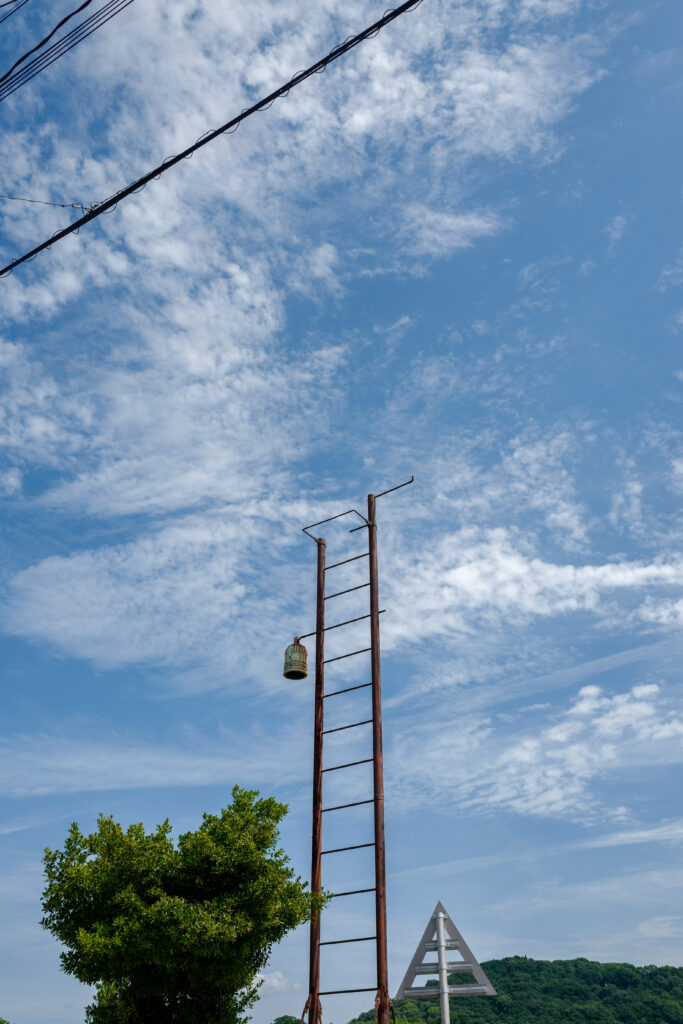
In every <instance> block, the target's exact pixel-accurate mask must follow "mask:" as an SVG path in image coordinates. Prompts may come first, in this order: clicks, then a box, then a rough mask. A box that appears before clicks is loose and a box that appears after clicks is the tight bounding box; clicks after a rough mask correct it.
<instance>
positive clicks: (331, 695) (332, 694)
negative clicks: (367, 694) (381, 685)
mask: <svg viewBox="0 0 683 1024" xmlns="http://www.w3.org/2000/svg"><path fill="white" fill-rule="evenodd" d="M366 686H372V683H360V684H359V685H358V686H347V687H345V688H344V689H343V690H333V691H332V693H324V694H323V700H325V698H326V697H336V696H337V694H338V693H350V692H351V690H362V689H364V687H366Z"/></svg>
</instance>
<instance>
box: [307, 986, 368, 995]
mask: <svg viewBox="0 0 683 1024" xmlns="http://www.w3.org/2000/svg"><path fill="white" fill-rule="evenodd" d="M376 991H377V989H376V988H333V989H331V990H330V991H329V992H318V995H319V996H341V995H343V994H344V993H345V992H376Z"/></svg>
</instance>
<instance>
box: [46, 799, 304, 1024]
mask: <svg viewBox="0 0 683 1024" xmlns="http://www.w3.org/2000/svg"><path fill="white" fill-rule="evenodd" d="M232 797H233V799H232V804H231V805H230V806H229V807H227V808H225V809H224V810H222V811H221V812H220V814H218V815H213V814H205V815H204V817H203V821H202V824H201V826H200V827H199V828H198V829H197V831H196V832H186V833H185V834H184V835H181V836H180V837H179V839H178V842H177V845H175V844H174V842H173V840H172V838H171V836H170V832H171V826H170V825H169V823H168V821H165V822H164V823H163V824H161V825H159V826H158V827H157V828H156V829H155V830H154V831H153V832H151V833H149V834H147V833H146V832H145V830H144V828H143V826H142V825H141V824H138V825H131V826H130V827H129V828H128V829H126V830H124V829H123V828H122V827H121V825H119V824H118V823H117V822H115V821H114V820H113V818H111V817H107V816H105V815H101V816H100V817H99V818H98V823H97V824H98V828H97V831H96V832H94V833H92V834H91V835H83V833H82V832H81V831H80V829H79V828H78V826H77V825H76V824H73V825H72V826H71V828H70V830H69V833H68V836H67V839H66V842H65V844H64V848H63V850H50V849H47V850H46V851H45V856H44V865H45V874H46V880H47V884H46V887H45V890H44V892H43V911H44V917H43V921H42V924H43V926H44V927H45V928H47V929H48V930H49V931H51V932H52V933H53V935H55V936H56V937H57V938H58V939H59V940H60V941H61V942H62V943H63V944H64V945H65V946H66V950H65V951H64V952H63V953H62V954H61V961H62V966H63V969H64V970H65V971H66V972H67V973H69V974H73V975H74V976H75V977H76V978H78V979H79V981H82V982H85V983H87V984H95V985H97V998H96V1000H95V1002H94V1003H93V1004H92V1005H91V1006H89V1007H88V1009H87V1020H88V1021H89V1022H91V1024H149V1022H150V1021H154V1022H155V1024H164V1022H173V1024H199V1022H201V1024H236V1022H240V1021H242V1020H244V1013H245V1011H246V1009H247V1008H248V1007H249V1006H250V1005H251V1004H252V1003H253V1001H254V999H255V997H256V992H257V989H258V980H257V974H258V972H259V971H260V970H261V969H262V968H263V967H264V966H265V964H266V962H267V959H268V955H269V953H270V949H271V947H272V945H273V944H274V943H276V942H278V941H279V940H280V939H281V938H282V937H283V936H284V935H285V934H286V933H287V932H288V931H289V930H290V929H292V928H294V927H296V926H297V925H298V924H301V923H302V922H303V921H305V920H307V919H308V918H309V917H310V914H311V911H312V909H313V908H314V907H316V906H318V905H319V902H316V900H315V898H314V897H313V896H312V895H311V894H310V892H309V891H308V889H307V888H306V886H305V884H304V883H303V882H302V881H301V879H299V878H295V877H294V873H293V871H292V869H291V867H290V866H289V860H288V858H287V856H286V855H285V853H284V852H283V851H282V850H281V849H279V848H278V847H277V843H278V841H279V834H278V825H279V823H280V821H281V820H282V818H283V816H284V815H285V813H286V811H287V808H286V806H285V805H284V804H280V803H277V802H276V801H275V800H273V799H260V798H259V796H258V793H256V792H250V791H245V790H241V789H239V788H238V787H235V789H234V790H233V794H232Z"/></svg>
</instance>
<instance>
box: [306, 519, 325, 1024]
mask: <svg viewBox="0 0 683 1024" xmlns="http://www.w3.org/2000/svg"><path fill="white" fill-rule="evenodd" d="M316 543H317V545H318V585H317V594H316V614H315V712H314V714H315V718H314V723H315V724H314V731H313V833H312V837H311V892H314V893H319V892H320V889H321V883H322V875H321V856H320V853H321V849H322V825H323V815H322V809H323V703H324V701H323V695H324V693H325V548H326V544H325V540H324V538H323V537H319V538H318V539H317V541H316ZM319 992H320V911H319V910H316V911H314V913H313V915H312V917H311V936H310V960H309V973H308V1024H322V1021H321V1018H322V1014H321V1010H320V996H319Z"/></svg>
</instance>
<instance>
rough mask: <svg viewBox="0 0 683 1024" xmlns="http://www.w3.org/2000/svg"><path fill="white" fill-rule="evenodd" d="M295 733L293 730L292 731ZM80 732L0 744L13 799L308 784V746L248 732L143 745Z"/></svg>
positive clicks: (1, 766)
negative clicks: (204, 787)
mask: <svg viewBox="0 0 683 1024" xmlns="http://www.w3.org/2000/svg"><path fill="white" fill-rule="evenodd" d="M295 728H296V727H295ZM85 733H86V730H85V729H82V730H81V733H80V734H79V735H73V734H71V735H70V734H69V733H68V732H66V731H64V732H61V733H58V732H55V731H51V732H45V733H34V734H32V735H30V736H29V735H10V736H8V737H6V738H5V739H3V740H2V742H0V780H1V782H2V786H3V791H4V792H5V793H7V794H8V795H12V796H14V797H18V796H24V797H27V796H44V795H46V794H55V793H75V792H88V791H91V792H94V791H101V790H126V789H160V788H165V787H175V786H181V787H182V786H215V785H222V786H225V787H226V791H229V790H230V789H231V788H232V786H233V785H235V784H237V785H247V786H249V785H262V784H264V783H267V782H271V783H272V780H273V778H277V779H278V780H279V781H280V782H281V783H284V784H286V783H292V782H303V781H304V780H306V779H307V778H308V776H309V773H310V765H309V759H308V756H307V753H308V751H307V744H306V742H305V739H304V737H303V735H300V736H299V737H298V742H297V740H296V739H295V738H294V737H293V736H292V734H291V729H290V734H289V735H287V736H280V737H279V738H278V737H273V736H272V735H269V736H268V742H267V743H265V742H264V737H263V735H261V734H259V731H258V729H257V728H253V729H251V730H250V731H246V730H242V731H240V732H235V733H231V732H225V733H224V734H223V735H220V736H218V737H216V738H211V739H208V738H207V737H205V736H202V737H199V736H197V735H194V736H190V737H183V738H180V739H178V740H177V741H176V742H168V743H166V744H163V743H156V744H155V743H145V742H141V741H139V740H136V739H126V738H125V737H121V736H117V735H116V734H114V733H111V732H103V730H102V729H98V730H95V729H88V730H87V733H88V734H85Z"/></svg>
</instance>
